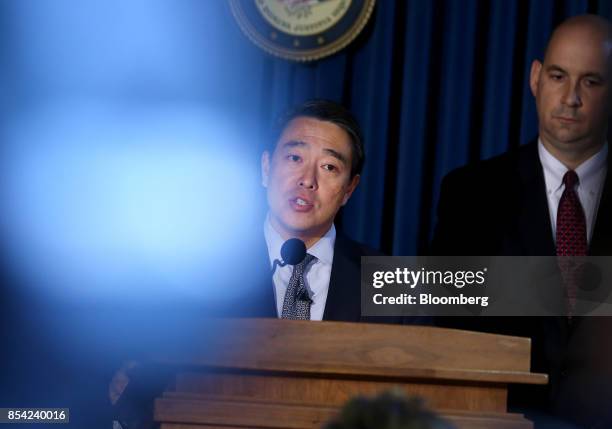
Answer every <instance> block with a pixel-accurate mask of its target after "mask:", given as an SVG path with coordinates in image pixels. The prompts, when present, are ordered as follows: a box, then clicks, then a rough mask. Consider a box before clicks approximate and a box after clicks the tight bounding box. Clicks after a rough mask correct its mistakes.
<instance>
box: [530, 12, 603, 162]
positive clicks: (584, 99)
mask: <svg viewBox="0 0 612 429" xmlns="http://www.w3.org/2000/svg"><path fill="white" fill-rule="evenodd" d="M530 86H531V91H532V93H533V95H534V96H535V99H536V106H537V110H538V121H539V132H540V140H541V141H542V143H543V144H544V146H545V147H546V149H548V151H549V152H551V153H552V154H553V155H554V156H555V157H556V158H557V159H559V160H560V161H561V162H563V163H564V164H566V166H568V167H569V168H576V167H577V166H578V165H580V164H581V163H582V162H584V161H585V160H587V159H588V158H590V157H591V156H592V155H594V154H595V153H596V152H597V151H598V150H599V149H600V148H601V147H602V145H603V144H604V142H605V140H606V134H607V129H608V121H609V119H610V112H611V110H612V102H611V100H610V98H611V96H612V25H611V24H610V22H609V21H607V20H606V19H604V18H601V17H599V16H595V15H580V16H576V17H573V18H570V19H568V20H567V21H565V22H563V23H562V24H561V25H559V26H558V27H557V28H556V29H555V31H554V32H553V34H552V36H551V38H550V40H549V42H548V46H547V48H546V53H545V56H544V61H543V62H540V61H538V60H536V61H534V62H533V64H532V65H531V76H530Z"/></svg>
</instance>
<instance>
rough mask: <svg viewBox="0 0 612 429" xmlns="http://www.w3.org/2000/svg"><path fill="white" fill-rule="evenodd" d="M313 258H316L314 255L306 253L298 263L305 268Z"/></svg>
mask: <svg viewBox="0 0 612 429" xmlns="http://www.w3.org/2000/svg"><path fill="white" fill-rule="evenodd" d="M315 259H317V258H316V257H315V256H313V255H311V254H310V253H306V256H305V257H304V260H303V261H302V262H300V263H299V264H298V265H299V266H300V267H301V268H303V269H305V268H306V267H307V266H308V265H310V263H311V262H312V261H314V260H315Z"/></svg>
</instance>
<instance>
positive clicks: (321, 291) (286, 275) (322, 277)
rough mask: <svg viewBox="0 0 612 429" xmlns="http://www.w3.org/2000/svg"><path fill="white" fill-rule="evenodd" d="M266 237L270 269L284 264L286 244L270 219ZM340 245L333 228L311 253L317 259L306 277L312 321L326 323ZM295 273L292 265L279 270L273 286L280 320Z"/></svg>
mask: <svg viewBox="0 0 612 429" xmlns="http://www.w3.org/2000/svg"><path fill="white" fill-rule="evenodd" d="M264 237H265V238H266V244H267V246H268V256H269V257H270V268H272V264H273V263H274V260H275V259H278V260H281V255H280V249H281V247H282V245H283V243H284V242H285V240H283V238H282V237H281V236H280V234H279V233H278V232H277V231H276V230H275V229H274V227H273V226H272V224H271V223H270V216H269V215H268V216H266V221H265V222H264ZM335 242H336V228H335V227H334V225H333V224H332V226H331V228H330V229H329V231H327V233H325V235H324V236H323V237H321V238H320V239H319V241H317V242H316V243H315V244H314V245H312V247H310V248H309V249H307V252H308V253H310V254H311V255H312V256H314V257H316V258H317V259H315V260H314V262H311V263H310V265H309V266H308V267H307V268H306V271H305V273H304V280H305V282H306V288H307V289H308V295H309V296H310V299H311V300H312V304H311V305H310V320H323V312H324V311H325V302H326V301H327V292H328V290H329V279H330V277H331V270H332V262H333V259H334V243H335ZM292 273H293V266H292V265H285V266H284V267H280V266H277V267H276V271H275V272H274V276H272V282H273V283H274V296H275V299H276V311H277V315H278V317H279V318H280V317H281V314H282V312H283V302H284V300H285V292H286V291H287V286H288V285H289V279H290V278H291V274H292Z"/></svg>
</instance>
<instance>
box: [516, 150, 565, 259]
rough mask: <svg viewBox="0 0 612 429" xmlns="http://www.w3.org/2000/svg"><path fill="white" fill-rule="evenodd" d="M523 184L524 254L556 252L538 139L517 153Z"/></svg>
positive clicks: (520, 223) (520, 228) (521, 237)
mask: <svg viewBox="0 0 612 429" xmlns="http://www.w3.org/2000/svg"><path fill="white" fill-rule="evenodd" d="M518 172H519V177H520V185H519V192H518V199H519V204H518V210H519V213H518V235H519V240H520V246H521V253H520V254H522V255H532V256H552V255H555V254H556V250H555V245H554V241H553V237H552V227H551V225H550V213H549V211H548V199H547V196H546V185H545V182H544V172H543V171H542V164H541V163H540V158H539V155H538V146H537V142H532V143H529V144H528V145H526V146H525V147H524V148H523V150H521V151H520V152H519V154H518Z"/></svg>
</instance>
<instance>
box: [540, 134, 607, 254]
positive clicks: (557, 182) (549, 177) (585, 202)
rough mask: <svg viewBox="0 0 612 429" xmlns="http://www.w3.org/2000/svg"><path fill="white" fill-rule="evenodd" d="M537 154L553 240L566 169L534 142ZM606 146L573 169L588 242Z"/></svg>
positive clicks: (599, 193) (589, 240)
mask: <svg viewBox="0 0 612 429" xmlns="http://www.w3.org/2000/svg"><path fill="white" fill-rule="evenodd" d="M538 154H539V156H540V163H541V164H542V168H543V170H544V183H545V184H546V196H547V197H548V212H549V213H550V225H551V226H552V233H553V240H555V242H556V239H557V209H558V208H559V200H560V199H561V195H563V191H564V189H565V185H563V176H564V175H565V173H566V172H567V171H568V168H567V167H566V166H565V165H563V163H561V161H559V160H558V159H557V158H555V157H554V156H553V155H552V154H551V153H550V152H549V151H548V150H547V149H546V148H545V147H544V145H543V144H542V140H540V139H538ZM607 158H608V143H606V144H604V145H603V147H602V148H601V150H600V151H599V152H597V153H596V154H595V155H593V156H592V157H590V158H589V159H587V160H586V161H584V162H583V163H582V164H580V165H579V166H578V168H576V170H575V171H576V174H577V175H578V180H579V183H578V186H577V188H576V191H577V193H578V198H579V199H580V204H582V208H583V210H584V215H585V218H586V228H587V242H589V243H590V242H591V237H592V236H593V228H594V227H595V221H596V218H597V209H598V208H599V200H600V199H601V192H602V190H603V184H604V180H605V178H606V173H607V170H608V168H607V162H606V161H607Z"/></svg>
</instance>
